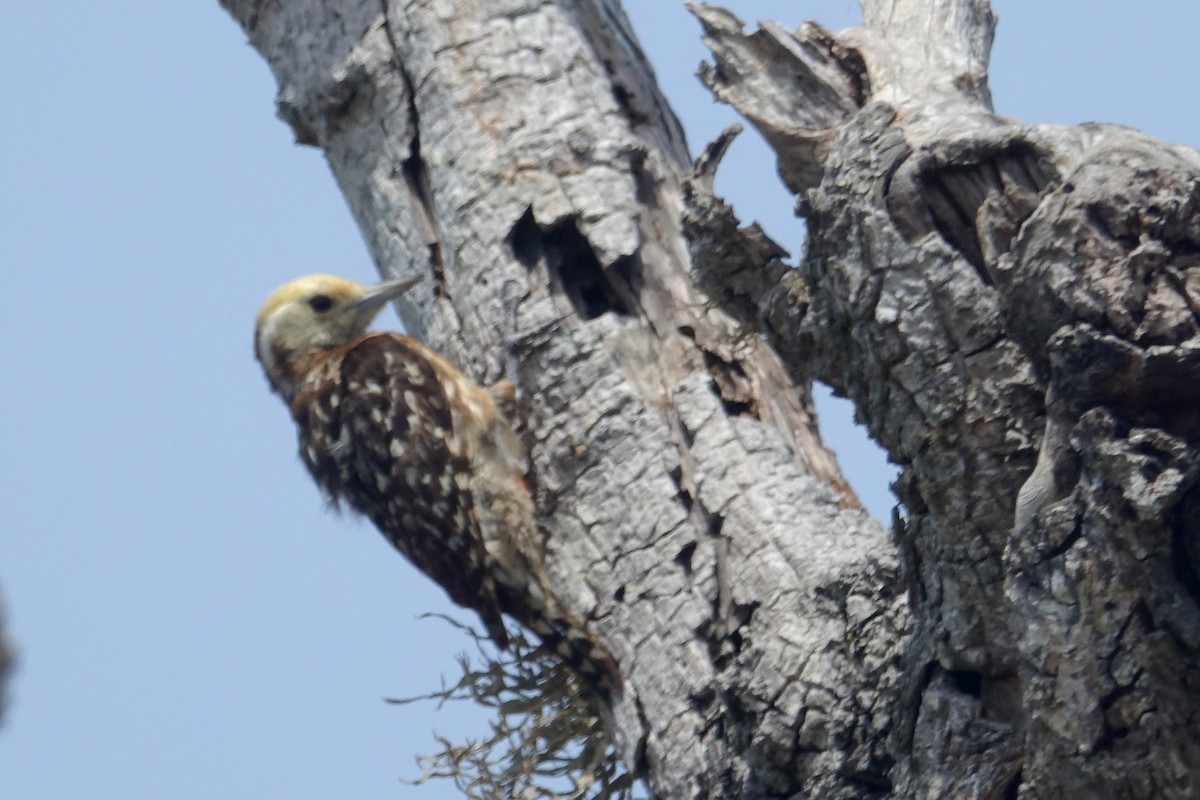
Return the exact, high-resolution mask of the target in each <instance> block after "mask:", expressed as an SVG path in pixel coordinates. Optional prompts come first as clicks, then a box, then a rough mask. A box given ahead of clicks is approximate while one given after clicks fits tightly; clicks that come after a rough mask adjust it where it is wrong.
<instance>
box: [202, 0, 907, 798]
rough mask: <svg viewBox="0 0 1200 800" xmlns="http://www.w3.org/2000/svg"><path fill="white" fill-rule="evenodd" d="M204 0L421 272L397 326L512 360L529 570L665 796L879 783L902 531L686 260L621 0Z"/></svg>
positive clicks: (804, 398) (900, 604) (661, 122)
mask: <svg viewBox="0 0 1200 800" xmlns="http://www.w3.org/2000/svg"><path fill="white" fill-rule="evenodd" d="M222 4H223V5H224V6H225V8H226V9H227V10H228V11H229V12H230V13H231V14H232V16H233V17H234V18H235V19H236V20H237V21H238V22H239V23H240V24H241V25H242V27H243V28H244V30H245V31H246V32H247V34H248V35H249V37H250V41H251V43H252V44H253V45H254V47H255V48H257V49H258V50H259V52H260V53H261V54H262V55H263V56H264V58H265V59H266V60H267V62H268V63H269V65H270V67H271V69H272V71H273V72H274V74H275V76H276V79H277V81H278V85H279V93H278V102H277V106H278V113H279V115H280V117H281V118H282V119H283V120H284V121H285V122H287V124H289V125H290V126H291V128H292V129H293V130H294V132H295V135H296V138H297V140H298V141H299V142H301V143H304V144H309V145H314V146H317V147H320V148H322V149H323V151H324V152H325V154H326V157H327V159H328V162H329V165H330V168H331V170H332V172H333V175H334V177H335V179H336V180H337V182H338V185H339V186H340V188H341V190H342V192H343V193H344V194H345V196H346V198H347V200H348V202H349V205H350V207H351V209H352V211H353V214H354V216H355V218H356V219H357V221H358V224H359V226H360V228H361V230H362V232H363V235H364V238H365V239H366V241H367V243H368V245H369V248H370V251H371V253H372V254H373V256H374V259H375V261H376V262H377V265H378V267H379V269H380V271H381V272H382V273H384V274H387V275H392V274H399V273H408V272H409V271H412V270H420V271H423V272H425V273H426V274H427V275H428V276H429V279H428V280H427V281H426V282H425V283H424V284H422V285H421V286H420V287H418V288H417V289H415V290H414V291H413V292H412V293H411V294H410V297H409V300H408V302H406V303H404V304H402V306H401V309H400V310H401V314H402V317H403V318H404V320H405V323H406V325H407V326H408V329H409V330H410V332H413V333H414V334H416V335H418V336H420V337H421V338H423V339H425V340H427V341H429V342H430V343H431V344H432V345H434V346H436V347H438V348H439V349H441V350H443V351H444V352H446V353H447V354H448V355H449V357H451V358H452V359H453V360H455V361H456V362H457V363H458V364H459V365H460V366H461V367H462V368H463V369H464V370H465V371H466V372H467V373H468V374H470V375H472V376H473V377H474V378H475V379H477V380H478V381H480V382H482V383H487V382H490V381H494V380H496V379H498V378H501V377H504V376H506V375H507V376H511V377H514V378H515V380H516V382H517V384H518V386H519V387H520V391H521V400H520V404H519V405H520V415H521V418H522V424H523V426H524V428H525V429H526V433H527V439H528V442H529V445H530V452H531V478H532V484H533V486H534V488H535V494H536V499H537V504H538V511H539V515H540V517H541V522H542V524H543V526H544V528H545V530H546V533H547V548H548V554H547V558H548V561H549V568H550V571H551V574H552V576H553V578H554V580H555V582H556V584H557V588H558V589H559V591H560V594H561V595H562V596H563V597H564V598H565V599H567V600H568V601H569V602H570V604H571V605H572V606H573V607H574V608H575V610H576V611H577V612H578V613H579V614H580V615H581V616H583V617H585V618H587V619H589V620H591V625H592V627H593V629H594V630H595V631H597V633H598V634H599V635H600V636H601V638H602V639H603V640H604V641H605V643H606V644H607V645H608V647H609V649H610V650H611V652H612V653H613V654H614V655H615V656H616V658H617V659H618V661H619V663H620V667H621V671H622V674H623V677H624V679H625V690H624V693H623V695H622V696H621V697H620V698H618V699H617V700H616V701H615V703H614V705H613V707H612V708H611V709H610V711H611V713H610V714H607V715H606V717H607V718H608V719H609V720H610V724H611V726H612V728H613V734H614V737H615V739H616V742H617V744H618V747H619V749H620V751H621V753H622V754H623V757H624V758H625V760H626V761H627V763H628V764H629V765H631V766H632V767H633V768H634V769H636V770H638V771H639V772H640V774H642V775H643V776H644V777H645V778H646V781H647V784H648V786H649V787H650V789H651V791H652V792H653V793H654V795H655V796H658V797H664V798H667V797H670V798H703V797H747V798H753V797H786V796H794V795H797V794H805V793H812V794H813V795H814V796H821V797H831V798H838V797H845V798H850V797H861V796H863V795H865V794H871V793H873V792H881V791H886V789H887V787H888V785H889V782H888V777H887V776H888V771H889V769H890V768H891V766H892V761H891V756H890V755H889V753H888V746H889V739H888V737H889V733H890V731H892V730H893V729H894V727H895V720H894V718H893V713H894V707H895V705H896V704H895V702H894V698H896V697H897V696H899V693H900V689H899V683H900V681H901V679H902V677H903V675H902V673H901V670H900V665H899V658H900V655H901V654H902V653H903V647H902V643H903V642H904V640H905V638H906V636H907V634H908V627H909V616H908V608H907V600H906V597H905V593H904V591H903V586H902V585H900V584H899V581H898V560H897V558H896V555H895V548H894V546H893V545H892V544H891V542H890V541H889V540H888V538H887V536H886V534H885V533H884V532H883V531H881V530H880V529H879V527H878V525H877V524H875V523H874V522H873V521H872V520H871V519H870V518H869V517H868V516H867V515H866V513H865V512H864V511H863V510H862V509H861V508H860V507H859V504H858V502H857V500H856V499H855V497H854V496H853V493H852V492H851V491H850V489H849V488H848V487H847V485H846V484H845V482H844V480H843V479H842V478H841V476H840V474H839V472H838V468H837V465H836V463H835V461H834V459H833V458H832V456H831V455H830V454H829V453H828V452H827V451H826V450H825V449H824V447H823V446H822V445H821V443H820V441H819V439H818V437H817V434H816V431H815V424H814V420H813V415H812V410H811V405H810V401H809V395H808V384H807V380H806V379H805V378H803V377H802V376H799V375H797V374H794V373H792V372H789V370H788V369H787V368H786V367H785V365H784V363H783V362H782V361H781V360H780V358H779V356H778V355H777V354H776V353H775V351H774V350H773V349H771V348H770V347H768V346H766V344H765V340H764V339H763V337H762V336H760V335H757V334H755V333H753V332H748V331H747V329H746V328H745V326H744V325H743V324H741V323H740V322H739V321H738V320H736V319H735V318H734V317H733V315H732V314H731V313H730V312H728V311H726V310H722V309H720V308H717V307H716V306H715V305H714V304H713V303H712V302H711V300H710V298H709V297H708V296H707V295H706V294H705V293H704V292H703V291H701V290H700V289H699V288H698V287H697V285H696V283H695V281H694V279H693V277H692V266H691V256H690V254H689V249H688V243H687V240H686V238H685V236H684V231H683V226H682V222H681V219H682V213H683V210H684V193H685V186H686V185H687V184H688V182H689V180H690V178H689V174H690V169H691V166H690V164H689V154H688V151H687V149H686V146H685V143H684V141H683V136H682V133H681V131H680V129H679V125H678V123H677V121H676V120H675V118H674V116H673V115H672V113H671V111H670V110H669V109H668V107H667V105H666V103H665V101H664V100H663V98H662V96H661V95H660V94H659V92H658V89H657V88H656V86H655V83H654V79H653V76H652V73H651V70H650V68H649V66H648V64H647V63H646V60H645V57H644V56H643V54H642V53H641V51H640V49H639V48H638V45H637V43H636V39H635V38H634V35H633V33H632V32H631V31H630V29H629V25H628V22H627V20H626V19H625V17H624V15H623V13H622V12H621V10H620V7H619V5H618V4H617V2H616V0H557V2H555V1H552V0H544V1H543V0H491V2H473V3H467V2H453V1H452V0H409V1H408V2H400V0H372V1H371V2H365V1H364V0H288V2H286V3H285V2H275V1H274V0H222ZM735 232H736V231H735ZM768 249H769V248H768ZM345 266H346V269H347V270H351V267H350V265H345ZM322 267H323V268H330V267H329V266H328V265H322ZM332 268H333V269H335V270H336V269H337V267H336V266H335V267H332Z"/></svg>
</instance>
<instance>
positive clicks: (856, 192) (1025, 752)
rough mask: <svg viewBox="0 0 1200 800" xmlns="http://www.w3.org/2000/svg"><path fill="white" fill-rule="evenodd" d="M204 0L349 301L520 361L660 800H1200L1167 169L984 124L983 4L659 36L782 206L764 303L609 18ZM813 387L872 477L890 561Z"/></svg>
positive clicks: (869, 7) (474, 355)
mask: <svg viewBox="0 0 1200 800" xmlns="http://www.w3.org/2000/svg"><path fill="white" fill-rule="evenodd" d="M222 3H223V5H225V7H226V8H227V9H229V11H230V12H231V13H232V14H233V16H234V17H235V18H236V19H237V20H238V21H239V22H240V23H241V24H242V26H243V27H244V29H245V30H246V31H247V33H248V34H249V36H250V38H251V41H252V43H253V44H254V46H255V47H256V48H258V50H259V51H260V52H261V53H262V54H263V56H264V57H265V58H266V59H267V61H268V62H269V64H270V66H271V68H272V70H273V71H274V74H275V76H276V78H277V80H278V82H279V87H280V88H279V96H278V111H279V114H280V116H281V117H282V118H283V119H284V120H285V121H286V122H287V123H288V124H289V125H291V127H292V129H293V130H294V131H295V133H296V137H297V139H298V141H300V142H302V143H305V144H311V145H314V146H318V147H321V148H322V149H323V150H324V151H325V153H326V155H327V158H328V160H329V163H330V166H331V168H332V171H333V174H334V176H335V178H336V179H337V181H338V183H339V185H340V186H341V188H342V191H343V192H344V193H345V195H346V197H347V199H348V201H349V203H350V206H351V208H352V210H353V213H354V215H355V217H356V219H357V220H358V223H359V225H360V227H361V228H362V231H363V234H364V236H365V238H366V240H367V242H368V244H369V247H370V249H371V252H372V253H373V255H374V257H375V260H376V262H377V264H378V266H379V268H380V270H381V271H383V272H385V273H388V274H396V273H400V272H406V271H408V270H411V269H421V270H426V271H427V272H428V274H429V280H428V282H427V283H426V284H425V285H424V286H423V287H422V288H421V289H420V290H419V291H416V292H415V294H414V297H413V301H412V303H411V304H410V305H409V306H407V307H406V308H405V309H403V314H404V318H405V321H406V324H407V325H408V326H409V329H410V330H411V331H413V332H415V333H416V334H418V335H420V336H422V337H423V338H425V339H426V340H428V341H429V342H430V343H432V344H433V345H435V346H437V347H439V348H441V349H442V350H444V351H445V352H447V353H448V354H449V355H450V356H451V357H452V358H454V359H455V360H456V361H457V362H458V363H459V364H460V365H461V366H462V367H463V368H464V369H465V370H466V371H467V372H468V373H469V374H471V375H473V376H474V377H475V378H476V379H478V380H480V381H489V380H494V379H496V378H498V377H500V376H501V375H503V374H504V373H505V371H506V368H507V367H506V365H507V364H508V363H509V362H510V360H511V361H513V362H515V364H516V376H517V378H518V382H519V384H520V386H521V389H522V392H523V395H524V403H523V417H524V421H525V423H526V425H527V427H528V429H529V432H530V443H531V448H530V449H531V467H532V475H533V478H534V484H535V487H536V493H537V500H538V506H539V512H540V514H541V516H542V518H543V522H544V525H545V527H546V530H547V531H548V535H549V544H548V547H549V554H548V558H549V560H550V568H551V572H552V574H553V575H554V577H555V579H556V581H557V583H558V585H559V587H560V589H561V592H562V594H563V595H564V596H565V597H567V598H569V599H570V601H571V602H572V603H573V605H574V606H575V609H576V610H577V612H579V613H580V614H581V615H586V616H587V617H588V618H589V619H591V620H593V626H594V628H595V629H596V630H597V631H598V632H599V633H600V635H601V636H602V637H603V638H604V640H605V641H606V643H607V644H608V645H609V648H610V649H611V651H612V652H613V653H614V654H615V655H616V656H617V658H618V660H619V661H620V665H621V670H622V673H623V675H624V678H625V681H626V690H625V693H624V695H623V696H622V697H621V698H620V699H619V700H618V702H617V703H616V704H615V706H614V707H613V708H612V709H611V712H612V713H611V722H612V726H613V728H614V731H613V732H614V735H615V737H616V739H617V742H618V745H619V747H620V749H621V752H622V753H623V755H624V757H625V759H626V760H627V762H628V763H629V764H631V765H633V766H634V767H635V768H636V769H638V770H640V771H641V773H642V774H643V775H644V776H645V777H646V779H647V782H648V785H649V786H650V788H651V790H652V791H653V792H654V794H655V795H657V796H659V797H671V798H702V797H745V798H766V797H789V796H801V795H802V796H812V797H827V798H839V797H842V798H851V797H865V796H879V797H885V796H894V797H972V796H973V797H1006V796H1011V797H1016V796H1018V795H1019V796H1028V797H1080V796H1089V795H1090V796H1100V795H1105V796H1109V795H1111V796H1127V797H1143V796H1144V797H1151V796H1164V797H1187V796H1194V795H1195V793H1196V791H1197V789H1196V787H1195V785H1194V783H1193V782H1192V781H1193V779H1192V776H1191V773H1190V770H1189V769H1188V768H1189V767H1190V765H1192V764H1195V763H1197V762H1198V759H1197V754H1196V753H1195V752H1194V751H1195V750H1196V749H1197V748H1198V744H1197V743H1198V742H1200V737H1197V735H1196V733H1197V731H1196V726H1197V717H1198V715H1197V709H1196V706H1197V702H1198V699H1197V698H1198V697H1200V695H1198V694H1197V692H1196V691H1195V688H1194V687H1193V686H1192V684H1193V682H1195V681H1197V680H1200V678H1197V677H1195V676H1196V675H1197V674H1200V673H1197V672H1196V671H1195V670H1194V667H1195V666H1196V664H1195V661H1196V652H1197V649H1198V648H1200V622H1198V617H1197V614H1196V607H1195V603H1196V592H1197V587H1198V583H1197V578H1196V571H1195V569H1194V565H1195V562H1196V559H1197V558H1200V544H1198V543H1197V542H1196V536H1197V535H1200V534H1197V533H1196V532H1195V531H1196V529H1197V526H1198V525H1200V510H1197V511H1193V510H1192V509H1193V508H1196V509H1200V505H1198V504H1197V503H1196V502H1193V501H1191V500H1190V499H1189V498H1190V496H1191V491H1190V490H1191V487H1192V483H1193V480H1194V476H1195V468H1194V464H1195V462H1196V458H1195V455H1196V454H1195V451H1194V449H1193V448H1194V447H1195V441H1196V437H1197V435H1198V434H1200V431H1198V429H1197V427H1196V425H1195V424H1194V423H1193V417H1194V412H1192V410H1191V409H1192V408H1193V407H1194V405H1195V404H1194V402H1193V401H1192V398H1191V397H1190V394H1189V392H1190V391H1191V389H1190V388H1189V387H1192V386H1200V382H1197V381H1193V380H1191V378H1192V376H1193V373H1194V372H1196V371H1197V369H1198V367H1196V366H1193V363H1194V362H1196V361H1197V359H1196V358H1195V357H1194V356H1193V353H1197V352H1200V351H1198V349H1197V345H1196V342H1198V341H1200V339H1197V337H1196V333H1197V331H1196V327H1197V321H1196V313H1195V309H1196V308H1197V299H1196V298H1195V297H1194V292H1195V290H1194V289H1193V280H1194V278H1193V272H1192V271H1191V270H1189V269H1188V268H1189V266H1190V265H1191V264H1192V263H1193V261H1194V260H1195V259H1196V258H1197V256H1196V254H1197V253H1200V231H1198V230H1196V227H1197V226H1196V223H1195V222H1194V219H1195V213H1194V211H1193V206H1194V204H1195V203H1196V198H1197V197H1198V196H1200V193H1198V192H1197V190H1196V186H1197V175H1200V158H1198V157H1197V156H1196V154H1195V153H1192V152H1191V151H1182V150H1177V149H1170V148H1166V147H1164V146H1162V145H1159V144H1157V143H1155V142H1152V141H1149V140H1147V139H1146V138H1145V137H1142V136H1139V135H1138V134H1136V133H1133V132H1131V131H1127V130H1123V129H1113V128H1106V127H1090V128H1084V129H1060V128H1048V127H1030V126H1024V125H1019V124H1017V123H1015V122H1013V121H1011V120H1006V119H1002V118H998V117H996V116H995V115H994V114H993V113H992V112H991V108H990V103H989V98H988V90H987V81H986V78H987V72H986V70H987V59H988V50H989V47H990V43H991V36H992V27H993V25H992V18H991V14H990V11H989V9H988V6H987V4H986V3H985V2H983V0H941V1H940V2H934V0H923V1H922V0H891V1H890V2H884V1H883V0H864V3H863V5H864V11H865V24H864V26H863V27H862V28H860V29H855V30H851V31H847V32H845V33H843V34H839V35H837V36H834V35H833V34H831V33H829V32H828V31H825V30H823V29H821V28H820V27H819V26H816V25H807V26H804V27H802V28H800V29H799V30H798V31H795V32H788V31H785V30H782V29H779V28H776V27H768V28H767V29H766V30H764V31H762V32H759V33H757V34H754V35H752V36H747V35H744V34H743V33H742V31H741V25H740V23H738V22H737V21H736V20H734V19H733V18H731V17H730V16H729V15H727V14H725V13H723V12H721V11H720V10H718V9H715V8H711V7H703V8H700V9H697V13H698V15H699V16H700V17H701V19H702V21H703V23H704V25H705V28H706V31H707V35H708V40H709V44H710V46H711V48H712V49H713V52H714V54H715V61H716V65H715V66H714V67H713V68H712V69H710V70H708V71H707V73H706V74H705V80H706V81H707V82H708V84H709V85H710V87H712V89H713V90H714V92H715V93H716V94H717V96H718V97H720V98H722V99H724V100H726V101H727V102H730V103H731V104H733V105H734V106H735V107H737V108H738V109H739V110H740V111H741V112H742V113H743V114H744V115H745V116H746V117H747V118H748V119H749V120H750V121H751V122H752V123H754V124H755V125H757V126H758V127H759V128H760V129H761V130H762V131H763V132H764V133H765V134H766V136H767V138H768V140H769V141H770V143H771V144H772V146H773V147H774V148H775V150H776V151H777V153H778V155H779V159H780V161H779V163H780V171H781V174H782V175H783V176H784V179H785V182H786V183H787V184H788V186H789V187H790V188H791V189H792V190H793V191H794V192H795V193H796V194H797V196H798V198H800V199H801V205H800V207H801V210H802V212H803V215H804V216H805V217H806V218H807V221H808V224H809V242H808V248H807V252H806V254H805V257H804V260H803V264H802V265H801V268H799V269H788V268H785V267H784V266H783V265H782V264H781V263H780V261H779V256H780V253H779V251H778V249H777V248H774V247H773V246H772V245H771V244H770V242H769V241H767V240H765V239H764V238H763V237H762V236H761V235H760V234H758V233H757V232H756V231H754V230H740V229H739V228H738V226H737V222H736V219H735V218H734V217H733V215H732V214H731V213H730V212H729V209H728V208H726V207H725V206H723V204H722V203H721V202H720V201H719V200H718V199H716V198H714V197H713V196H712V195H711V193H710V192H709V190H708V186H709V182H708V181H707V177H708V175H709V171H710V170H711V167H712V164H711V161H709V162H702V163H701V164H700V165H699V168H698V170H697V171H696V172H693V171H692V167H691V165H690V164H689V163H688V153H687V150H686V148H685V145H684V142H683V139H682V135H681V133H680V131H679V127H678V125H677V123H676V121H675V119H674V117H673V116H672V114H671V112H670V110H669V109H668V108H667V106H666V104H665V102H664V100H663V98H662V97H661V96H660V94H659V93H658V90H657V88H656V87H655V85H654V82H653V79H652V77H651V75H650V70H649V68H648V66H647V65H646V63H645V59H644V57H643V55H642V54H641V52H640V51H639V49H638V47H637V45H636V41H635V39H634V37H633V35H632V32H631V31H630V30H629V28H628V23H627V22H626V20H625V18H624V16H623V14H622V13H621V11H620V9H619V7H618V4H617V2H616V0H558V2H535V1H534V0H504V2H501V0H492V1H491V2H480V3H447V2H438V1H437V0H410V1H409V2H407V3H401V2H398V1H397V0H384V2H378V1H376V2H356V1H355V0H289V1H288V2H286V3H268V2H262V0H222ZM717 149H718V150H719V148H717ZM711 155H713V156H716V155H718V153H717V152H716V151H715V150H714V152H713V153H712V154H711ZM1196 274H1200V273H1196ZM812 377H817V378H820V379H821V380H824V381H826V382H828V383H830V384H831V385H833V386H834V387H835V388H836V389H838V390H839V391H840V392H842V393H844V394H846V395H847V396H849V397H851V398H852V399H853V400H854V401H855V402H856V403H857V405H858V408H859V412H860V414H861V415H862V417H863V418H864V419H865V420H866V421H867V423H868V424H869V426H870V429H871V431H872V432H873V434H874V435H875V436H876V438H877V439H878V440H879V441H880V442H881V443H882V444H883V445H884V446H885V447H886V448H887V449H888V451H889V453H890V454H891V457H892V458H893V459H894V460H895V461H897V462H898V463H899V464H900V465H901V466H902V468H903V473H902V477H901V479H900V481H899V484H898V491H899V495H900V500H901V502H902V504H903V509H904V510H903V513H902V514H901V515H898V517H897V519H896V521H895V530H894V537H893V538H892V539H889V538H887V537H886V536H885V535H884V534H883V533H882V532H881V531H879V530H878V529H877V527H876V526H875V525H874V524H873V523H872V522H871V521H870V520H869V519H868V518H867V516H866V515H865V514H864V513H863V512H862V511H861V509H860V508H859V507H858V504H857V502H856V501H855V499H854V497H853V495H852V493H851V492H850V491H849V489H848V488H847V487H846V485H845V483H844V481H843V480H842V479H841V477H840V476H839V474H838V471H837V467H836V464H835V463H834V461H833V459H832V458H831V457H830V456H829V454H828V453H827V452H826V451H825V450H824V448H823V447H822V446H821V444H820V442H819V440H818V438H817V436H816V433H815V428H814V424H813V419H812V414H811V408H810V405H809V400H808V393H807V389H808V384H807V382H808V380H809V379H810V378H812ZM1039 447H1040V456H1039ZM1035 464H1036V465H1037V468H1036V470H1035V469H1034V466H1035ZM1031 473H1032V475H1033V477H1032V478H1030V476H1031ZM1027 479H1028V482H1027ZM1022 484H1025V488H1024V489H1022V488H1021V487H1022ZM1018 497H1019V499H1020V502H1018ZM1018 506H1019V507H1020V509H1021V511H1020V512H1019V513H1018V512H1015V509H1016V508H1018ZM1100 787H1108V788H1105V789H1103V791H1101V788H1100Z"/></svg>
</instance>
